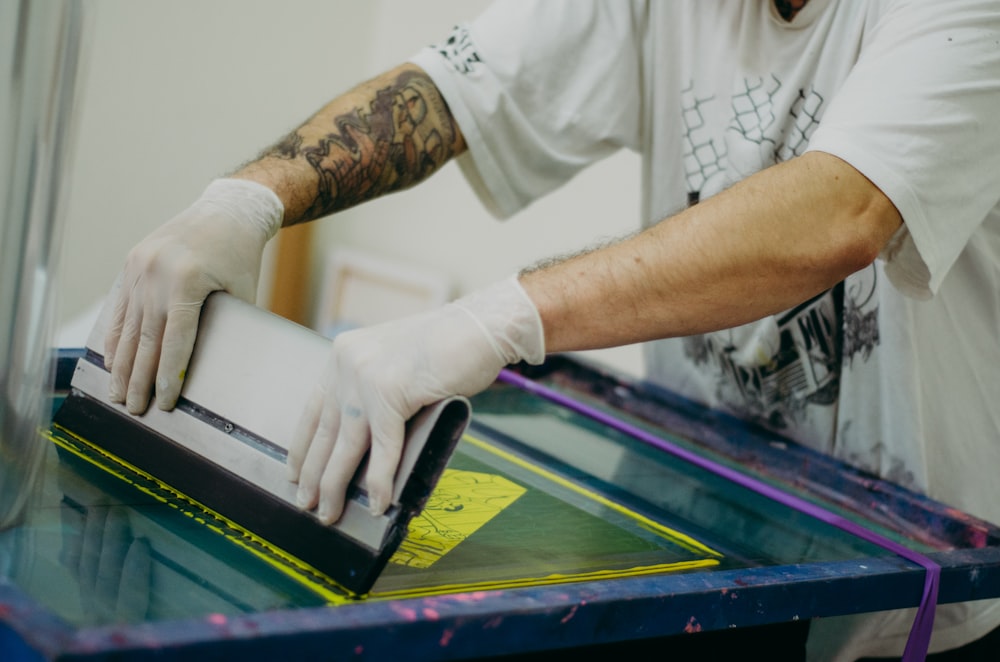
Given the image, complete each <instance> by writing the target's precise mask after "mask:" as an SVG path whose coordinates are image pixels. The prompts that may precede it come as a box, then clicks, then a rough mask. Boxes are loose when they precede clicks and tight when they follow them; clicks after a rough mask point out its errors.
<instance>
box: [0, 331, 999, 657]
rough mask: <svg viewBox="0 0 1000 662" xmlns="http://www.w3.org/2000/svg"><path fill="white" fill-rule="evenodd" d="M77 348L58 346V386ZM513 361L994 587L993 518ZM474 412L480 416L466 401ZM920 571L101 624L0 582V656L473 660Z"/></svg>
mask: <svg viewBox="0 0 1000 662" xmlns="http://www.w3.org/2000/svg"><path fill="white" fill-rule="evenodd" d="M78 356H79V352H77V351H75V350H60V351H59V353H58V360H57V371H56V390H57V391H59V389H61V388H62V389H65V388H66V386H67V385H68V382H69V375H70V374H71V373H72V369H73V366H74V365H75V361H76V359H77V358H78ZM521 372H522V374H525V375H527V376H530V377H531V378H533V379H537V380H539V381H540V382H542V383H546V384H549V385H552V386H554V387H556V388H559V389H561V390H564V391H566V392H572V393H574V394H575V395H576V396H578V397H581V398H584V399H587V400H589V401H592V402H594V403H599V404H600V406H602V407H605V408H607V409H609V410H611V411H615V412H618V413H620V414H621V415H623V416H628V417H631V418H633V419H634V420H641V421H645V422H647V423H649V424H650V425H653V426H660V425H663V426H665V427H667V428H669V429H671V430H680V431H681V432H682V433H683V434H684V435H686V436H687V437H688V438H692V439H697V440H698V442H699V444H702V445H703V446H704V449H705V452H706V453H708V454H711V455H713V456H716V457H720V458H726V459H728V460H731V461H733V462H738V463H742V464H744V465H745V466H747V467H752V468H753V469H754V470H755V471H757V472H759V473H762V474H766V476H767V478H768V479H769V480H773V481H775V482H778V483H782V482H785V483H787V484H788V485H789V488H790V489H794V490H798V491H802V492H804V493H807V494H813V495H818V496H819V497H821V498H823V499H826V500H830V501H831V503H833V504H834V505H835V506H836V507H841V508H849V505H850V504H851V503H856V502H861V499H860V498H859V497H860V496H862V495H867V496H868V497H869V500H868V502H871V501H872V500H875V501H877V503H878V505H879V506H880V507H879V508H878V509H876V511H875V512H877V513H881V514H882V515H883V520H884V521H882V522H880V524H884V525H886V526H894V527H895V526H897V525H898V526H899V529H900V530H902V531H909V532H911V533H918V534H919V535H920V537H922V538H924V540H922V541H921V543H920V544H921V545H927V544H928V540H932V541H936V542H934V544H932V545H931V548H932V551H925V553H926V555H927V556H928V557H930V558H931V559H933V560H934V561H935V562H937V563H938V564H940V565H941V568H942V572H941V584H940V593H939V602H940V603H950V602H960V601H966V600H978V599H985V598H992V597H1000V537H998V536H997V533H998V530H997V529H996V528H995V527H992V526H990V525H988V524H986V523H984V522H982V521H980V520H977V519H975V518H972V517H970V516H967V515H965V514H963V513H961V512H956V511H955V510H954V509H951V508H949V507H948V506H947V505H945V504H940V503H938V502H934V501H932V500H929V499H926V498H924V497H921V496H919V495H916V494H914V493H912V492H909V491H907V490H904V489H902V488H900V487H898V486H896V485H893V484H891V483H888V482H885V481H881V480H878V479H875V478H873V477H870V476H866V475H864V474H861V473H859V472H857V471H856V470H853V469H851V468H849V467H847V466H845V465H843V464H840V463H838V462H836V461H834V460H831V459H829V458H825V457H823V456H819V455H816V454H812V453H810V452H809V451H808V450H806V449H802V448H800V447H797V446H795V445H794V444H791V443H787V442H785V441H783V440H781V439H779V438H776V437H773V436H769V435H767V434H766V433H764V432H763V431H760V430H754V429H752V428H748V427H747V426H745V425H743V424H741V423H739V422H738V421H735V420H732V419H729V418H727V417H725V416H723V415H720V414H718V413H715V412H710V411H705V410H704V409H701V408H698V407H697V406H695V405H694V404H692V403H690V402H688V401H685V400H683V399H681V398H677V397H676V396H674V395H672V394H669V393H663V392H661V391H655V390H650V389H649V387H648V386H647V385H644V384H642V383H636V382H635V381H633V380H630V379H628V378H625V377H622V376H619V375H616V374H614V373H612V372H609V371H607V370H606V369H603V368H601V369H598V368H596V367H594V366H589V365H587V364H585V363H582V362H580V361H578V360H575V359H571V358H568V357H555V358H553V359H550V360H549V361H548V362H547V363H546V364H545V365H544V366H542V367H541V368H540V369H525V370H521ZM473 424H474V427H475V426H477V425H479V426H480V429H482V426H481V424H480V423H477V421H476V412H475V408H474V410H473ZM804 467H808V469H807V470H804V469H803V468H804ZM935 549H937V551H934V550H935ZM923 581H924V570H923V568H921V567H920V566H918V565H916V564H914V563H912V562H909V561H906V560H904V559H902V558H901V557H896V556H893V555H888V554H887V555H885V556H870V557H869V556H866V557H863V558H856V559H849V560H843V561H833V562H831V561H826V562H808V563H797V564H792V565H774V566H766V567H755V568H741V569H735V570H719V571H711V572H694V573H684V574H663V575H647V576H640V577H627V578H617V579H604V580H596V581H583V582H578V583H568V584H556V585H548V586H538V587H523V588H517V589H507V590H483V591H466V592H459V593H449V594H443V595H435V596H430V597H414V598H404V599H397V600H373V601H359V602H357V603H352V604H350V605H347V606H342V607H334V608H331V607H327V606H320V607H306V608H296V609H279V610H274V611H263V612H257V613H253V614H245V615H238V616H231V615H225V616H224V615H221V614H208V615H205V616H203V617H198V618H189V619H181V620H169V621H159V622H145V623H141V624H136V625H108V626H99V627H73V626H71V625H69V624H67V623H66V622H64V621H63V620H61V619H60V618H59V617H57V616H56V615H55V614H53V613H52V612H51V611H50V610H48V609H46V608H44V607H43V606H41V605H39V604H38V603H37V602H36V601H35V600H34V599H32V598H31V597H30V596H29V595H27V594H26V593H25V592H24V591H23V590H22V589H21V588H19V587H18V586H16V585H14V584H12V583H10V582H9V581H0V653H2V656H3V659H5V660H7V659H9V660H21V659H23V660H57V659H70V658H72V659H74V660H99V659H111V658H113V659H116V660H123V659H129V660H131V659H136V660H139V659H153V658H155V659H158V660H163V659H178V660H180V659H192V658H196V657H199V656H200V657H204V658H207V657H212V656H220V655H225V656H227V657H230V656H231V657H236V656H239V657H240V658H243V659H246V660H258V659H259V660H264V659H274V658H275V657H278V656H293V657H296V656H297V657H301V658H308V657H320V656H329V655H335V654H337V653H342V654H343V655H345V656H347V655H363V656H364V657H365V658H366V659H376V660H377V659H387V660H388V659H393V660H394V659H397V658H398V657H399V652H400V650H406V651H408V654H409V656H410V657H413V658H420V659H468V658H473V657H478V656H482V655H483V654H484V653H485V652H488V654H489V655H502V654H516V653H525V652H532V651H542V650H548V649H553V648H563V647H575V646H587V645H595V644H603V643H611V642H617V641H626V640H632V639H637V638H646V637H660V636H669V635H675V634H682V633H685V632H691V631H702V632H704V631H710V630H721V629H727V628H732V627H747V626H754V625H765V624H770V623H782V622H790V621H794V620H799V619H807V618H814V617H823V616H833V615H840V614H849V613H857V612H868V611H878V610H884V609H895V608H903V607H915V606H917V605H918V604H919V602H920V598H921V592H922V588H923Z"/></svg>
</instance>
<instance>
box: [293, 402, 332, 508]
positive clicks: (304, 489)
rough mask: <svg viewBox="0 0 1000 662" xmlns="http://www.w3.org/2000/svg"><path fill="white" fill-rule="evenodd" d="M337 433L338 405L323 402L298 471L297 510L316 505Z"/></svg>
mask: <svg viewBox="0 0 1000 662" xmlns="http://www.w3.org/2000/svg"><path fill="white" fill-rule="evenodd" d="M339 431H340V405H339V404H338V403H337V402H336V400H324V404H323V410H322V413H321V414H320V417H319V423H318V424H317V425H316V433H315V434H314V435H313V437H312V440H311V441H310V442H309V450H308V451H307V452H306V455H305V458H304V459H303V461H302V468H301V470H300V471H299V491H298V496H297V497H296V499H297V501H298V504H299V508H304V509H306V510H308V509H310V508H314V507H315V506H316V504H317V503H318V501H319V490H320V480H321V479H322V477H323V472H324V471H325V469H326V465H327V463H328V462H329V461H330V456H331V454H332V453H333V449H334V445H335V443H336V441H337V435H338V433H339Z"/></svg>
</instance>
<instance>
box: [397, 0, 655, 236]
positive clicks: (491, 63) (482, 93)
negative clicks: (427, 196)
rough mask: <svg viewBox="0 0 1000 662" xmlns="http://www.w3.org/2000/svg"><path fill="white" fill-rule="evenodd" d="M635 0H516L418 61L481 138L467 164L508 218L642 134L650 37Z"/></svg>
mask: <svg viewBox="0 0 1000 662" xmlns="http://www.w3.org/2000/svg"><path fill="white" fill-rule="evenodd" d="M635 30H636V22H635V17H634V13H633V7H632V5H631V4H630V3H624V2H597V1H584V0H576V1H573V0H570V1H567V0H534V1H532V0H528V1H525V0H516V1H514V0H506V1H504V2H499V3H496V4H494V5H493V6H491V7H490V8H489V9H488V10H487V11H486V12H485V13H484V14H483V15H482V16H480V17H479V18H477V19H476V20H475V21H473V22H472V23H471V24H468V25H462V26H459V27H457V28H456V29H455V30H454V32H453V33H452V34H451V36H450V37H449V38H448V39H447V41H445V42H444V43H442V44H440V45H438V46H433V47H429V48H426V49H424V50H422V51H420V52H419V53H417V54H416V55H415V56H414V57H413V58H412V60H411V61H412V62H413V63H415V64H417V65H418V66H420V67H421V68H423V69H424V70H425V71H426V72H427V73H428V75H429V76H430V77H431V78H432V79H433V80H434V82H435V84H436V85H437V86H438V88H439V89H440V90H441V93H442V94H443V96H444V98H445V101H446V102H447V103H448V106H449V108H450V109H451V112H452V114H453V115H454V116H455V118H456V121H457V122H458V125H459V127H460V128H461V130H462V133H463V135H464V136H465V139H466V143H467V144H468V146H469V152H468V153H467V154H465V155H463V156H462V157H461V158H460V160H459V164H460V167H461V168H462V170H463V172H464V174H465V175H466V177H467V179H468V180H469V182H470V183H471V184H472V186H473V188H474V189H475V190H476V192H477V194H478V195H479V196H480V199H481V200H482V201H483V203H484V204H485V205H486V207H487V208H488V209H489V210H490V211H491V212H492V213H493V214H494V215H495V216H497V217H500V218H506V217H509V216H511V215H513V214H514V213H516V212H517V211H519V210H521V209H522V208H524V207H526V206H527V205H529V204H530V203H531V202H532V201H534V200H535V199H537V198H539V197H541V196H543V195H545V194H547V193H549V192H551V191H553V190H555V189H556V188H558V187H559V186H561V185H562V184H564V183H565V182H567V181H568V180H570V179H571V178H572V177H573V176H574V175H575V174H576V173H577V172H579V171H580V170H581V169H583V168H585V167H586V166H587V165H589V164H591V163H594V162H595V161H597V160H599V159H601V158H603V157H605V156H607V155H609V154H611V153H612V152H614V151H616V150H618V149H620V148H622V147H629V148H636V147H637V145H638V140H639V136H638V133H639V117H638V116H639V109H640V106H641V103H640V99H641V97H640V95H641V89H640V85H639V79H638V76H639V66H638V58H639V55H638V53H639V44H638V43H637V37H636V34H635Z"/></svg>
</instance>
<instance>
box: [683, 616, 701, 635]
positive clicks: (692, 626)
mask: <svg viewBox="0 0 1000 662" xmlns="http://www.w3.org/2000/svg"><path fill="white" fill-rule="evenodd" d="M684 631H685V632H687V633H688V634H691V633H692V632H701V623H699V622H698V621H696V620H695V618H694V616H692V617H691V618H689V619H688V622H687V625H685V626H684Z"/></svg>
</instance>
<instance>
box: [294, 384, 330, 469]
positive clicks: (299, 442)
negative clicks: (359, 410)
mask: <svg viewBox="0 0 1000 662" xmlns="http://www.w3.org/2000/svg"><path fill="white" fill-rule="evenodd" d="M325 393H326V391H325V390H324V389H323V388H322V387H320V386H316V387H315V388H314V389H313V390H312V393H311V394H310V395H309V400H308V402H306V406H305V408H304V409H303V410H302V415H301V416H299V420H298V422H297V423H296V424H295V432H294V433H293V434H292V443H291V444H290V445H289V447H288V457H287V458H286V460H285V465H286V466H285V470H286V475H287V477H288V480H290V481H291V482H293V483H297V482H298V480H299V474H300V473H301V471H302V463H303V462H304V461H305V459H306V453H308V452H309V446H310V445H311V444H312V440H313V437H315V436H316V428H317V427H318V426H319V417H320V414H321V413H322V411H323V396H324V394H325Z"/></svg>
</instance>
